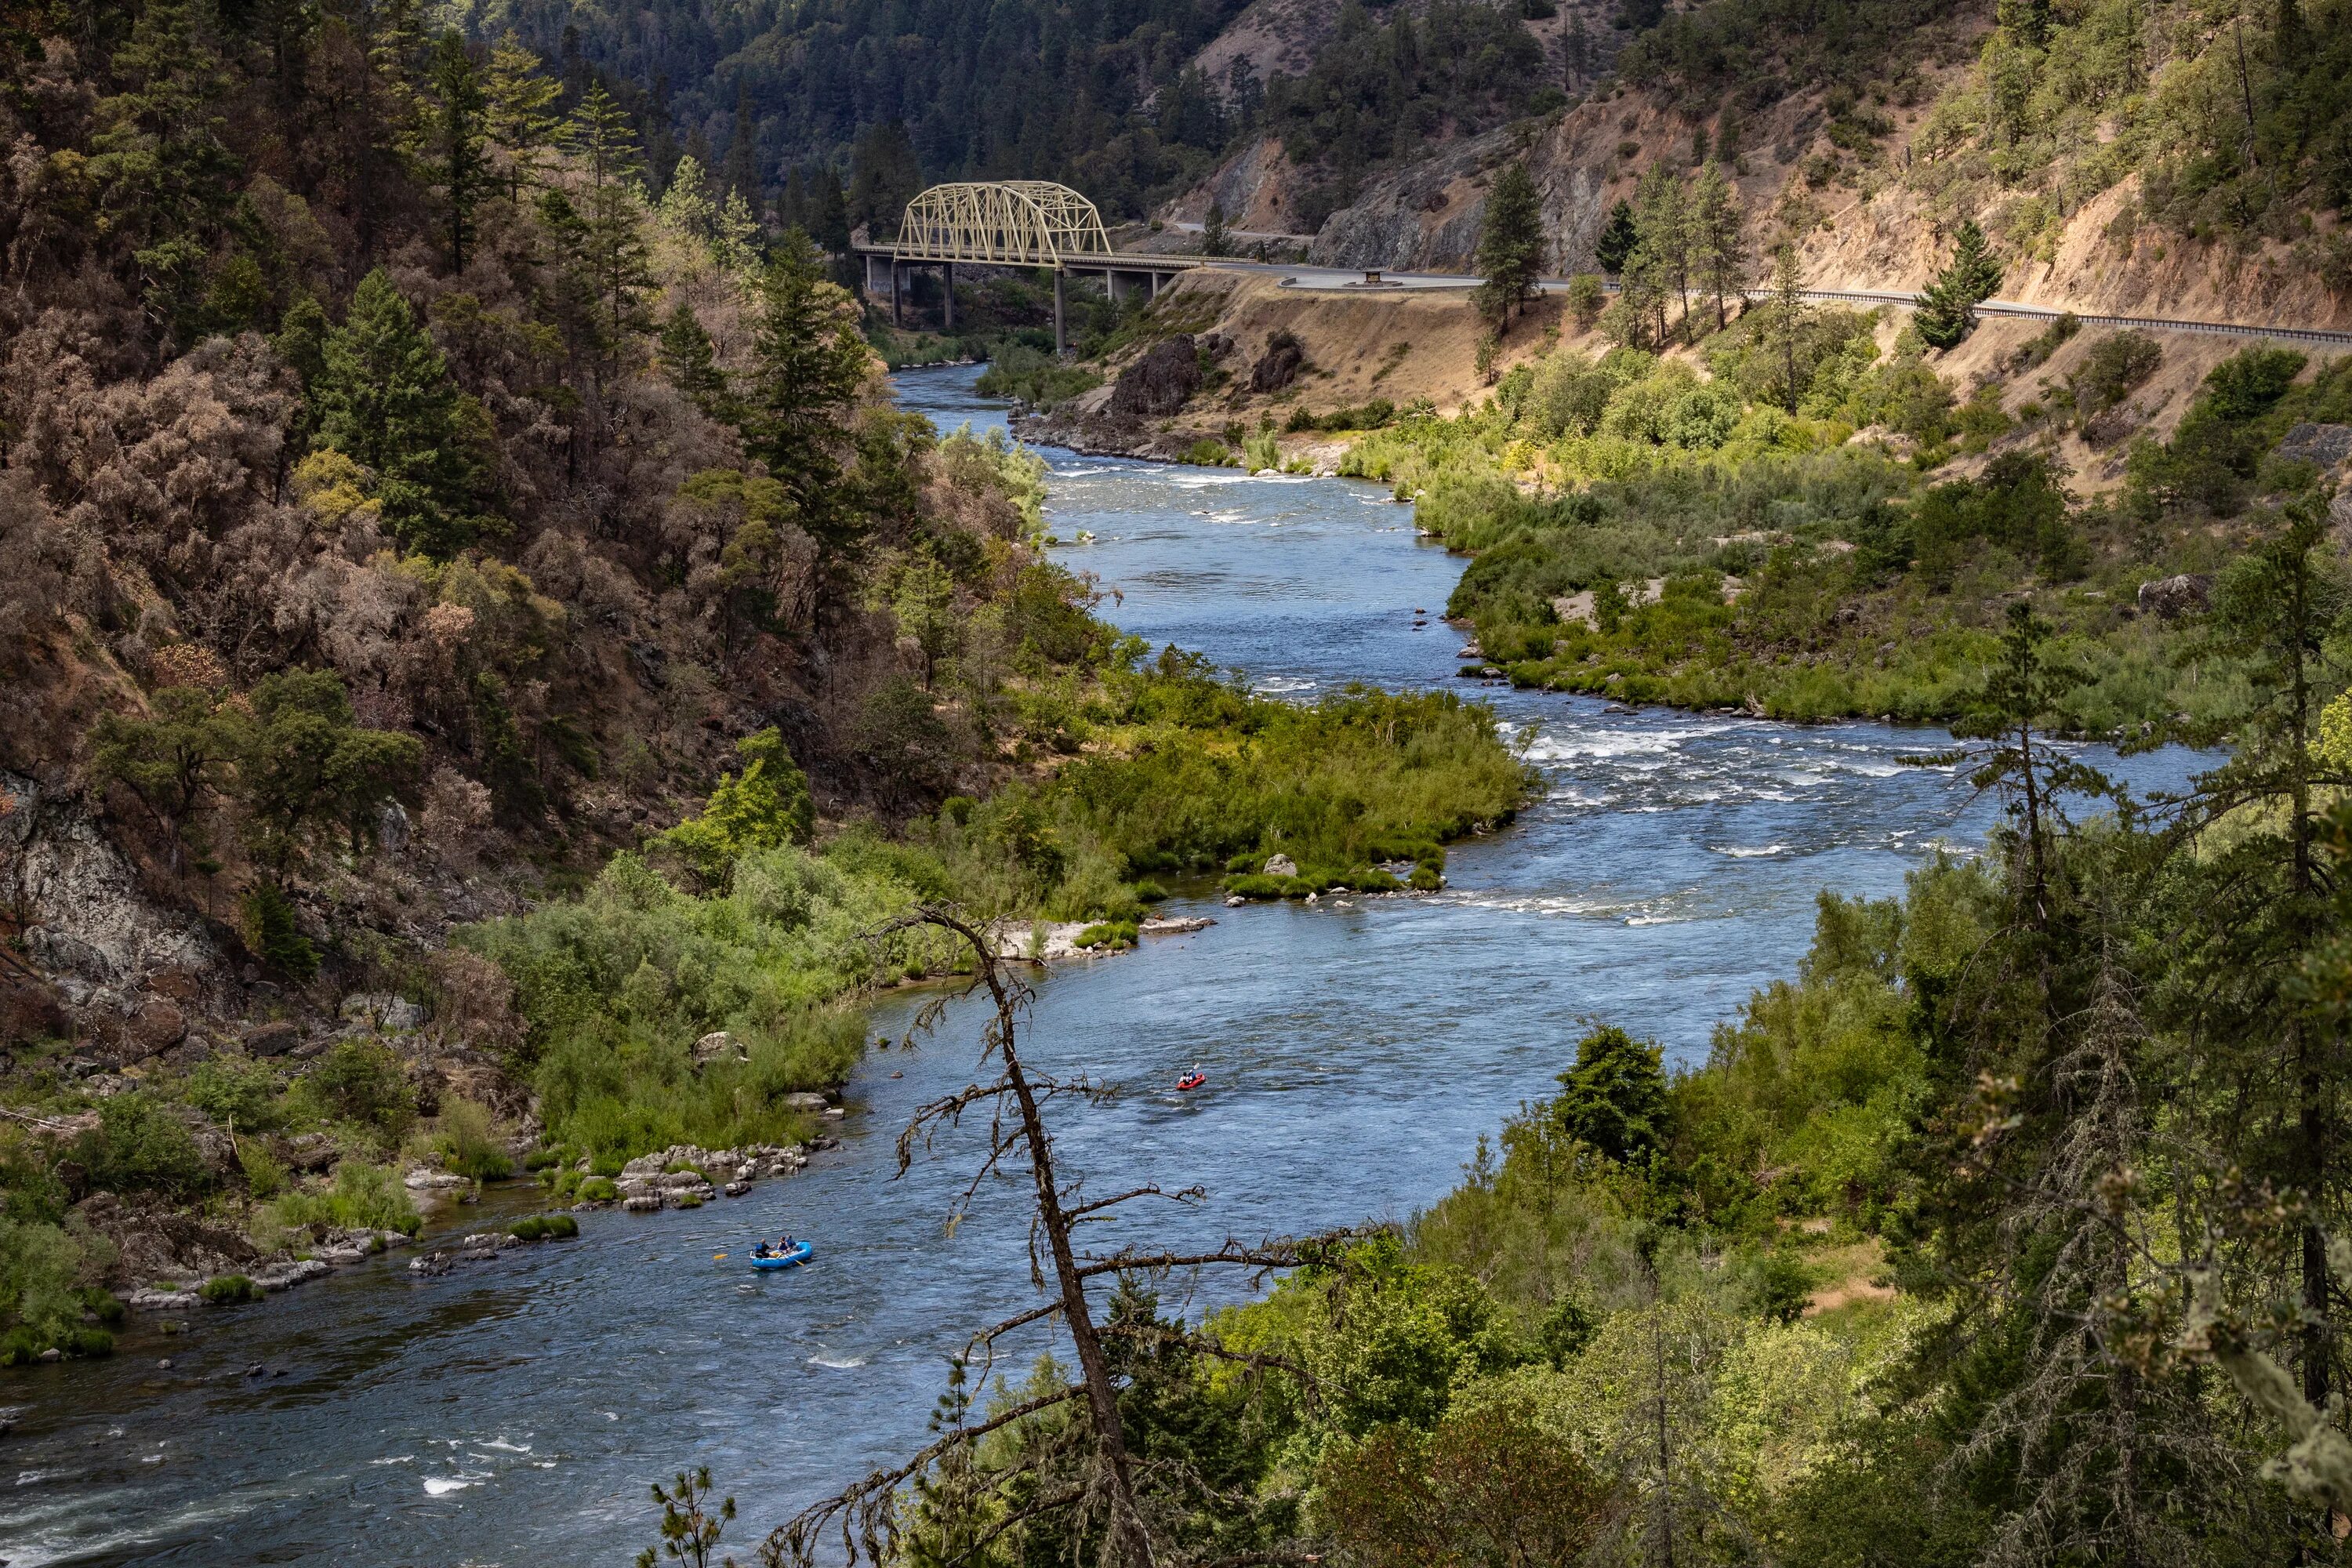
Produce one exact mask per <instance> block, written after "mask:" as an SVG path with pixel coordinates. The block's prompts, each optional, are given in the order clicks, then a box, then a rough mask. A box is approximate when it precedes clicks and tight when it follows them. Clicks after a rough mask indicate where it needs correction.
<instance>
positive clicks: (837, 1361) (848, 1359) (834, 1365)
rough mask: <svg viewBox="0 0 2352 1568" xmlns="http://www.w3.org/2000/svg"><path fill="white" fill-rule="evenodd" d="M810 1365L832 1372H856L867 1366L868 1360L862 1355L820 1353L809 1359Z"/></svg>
mask: <svg viewBox="0 0 2352 1568" xmlns="http://www.w3.org/2000/svg"><path fill="white" fill-rule="evenodd" d="M809 1364H810V1365H811V1366H821V1367H824V1368H825V1369H826V1370H827V1371H830V1372H855V1371H856V1370H857V1369H858V1368H859V1367H861V1366H864V1365H865V1364H866V1358H865V1357H864V1356H862V1355H856V1356H836V1355H834V1354H832V1353H831V1352H826V1351H819V1352H816V1354H814V1355H813V1356H811V1357H809Z"/></svg>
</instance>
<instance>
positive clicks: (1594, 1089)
mask: <svg viewBox="0 0 2352 1568" xmlns="http://www.w3.org/2000/svg"><path fill="white" fill-rule="evenodd" d="M1663 1056H1664V1052H1663V1050H1662V1049H1661V1047H1657V1046H1654V1045H1645V1044H1643V1042H1641V1041H1639V1040H1636V1039H1634V1038H1633V1037H1632V1036H1631V1035H1628V1034H1627V1033H1626V1032H1625V1031H1624V1030H1622V1029H1621V1028H1618V1027H1617V1026H1615V1025H1613V1024H1603V1025H1601V1026H1597V1027H1596V1028H1594V1029H1593V1030H1592V1031H1591V1033H1590V1034H1588V1035H1586V1036H1585V1037H1584V1038H1583V1039H1581V1040H1580V1041H1578V1042H1577V1047H1576V1065H1575V1066H1574V1067H1573V1068H1570V1069H1569V1070H1568V1071H1566V1072H1564V1073H1562V1074H1560V1075H1559V1089H1560V1092H1559V1098H1558V1099H1557V1100H1553V1101H1552V1115H1553V1116H1554V1117H1555V1118H1557V1119H1558V1121H1559V1124H1560V1126H1561V1127H1562V1128H1563V1129H1564V1130H1565V1131H1568V1132H1569V1133H1570V1134H1571V1135H1573V1136H1575V1137H1577V1138H1579V1139H1581V1140H1582V1141H1583V1142H1587V1143H1590V1144H1591V1145H1592V1147H1594V1148H1595V1149H1598V1150H1600V1151H1601V1152H1602V1153H1604V1154H1606V1155H1608V1156H1609V1157H1610V1158H1611V1159H1612V1160H1619V1161H1622V1162H1625V1163H1629V1164H1630V1163H1637V1162H1639V1161H1641V1160H1642V1159H1643V1158H1644V1157H1646V1156H1647V1155H1648V1154H1649V1152H1651V1151H1652V1150H1654V1149H1656V1148H1659V1147H1660V1146H1662V1145H1663V1144H1664V1142H1665V1139H1666V1131H1667V1125H1668V1120H1669V1117H1670V1114H1671V1110H1670V1108H1669V1106H1668V1105H1667V1103H1666V1075H1665V1071H1664V1068H1662V1067H1661V1066H1660V1061H1661V1058H1663Z"/></svg>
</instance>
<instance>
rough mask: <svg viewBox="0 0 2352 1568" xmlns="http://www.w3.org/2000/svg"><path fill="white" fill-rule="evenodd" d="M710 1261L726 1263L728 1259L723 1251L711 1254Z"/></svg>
mask: <svg viewBox="0 0 2352 1568" xmlns="http://www.w3.org/2000/svg"><path fill="white" fill-rule="evenodd" d="M710 1261H711V1262H713V1263H724V1262H726V1261H727V1255H726V1254H725V1253H723V1252H714V1253H712V1254H711V1255H710Z"/></svg>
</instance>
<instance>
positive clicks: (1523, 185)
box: [1477, 162, 1550, 327]
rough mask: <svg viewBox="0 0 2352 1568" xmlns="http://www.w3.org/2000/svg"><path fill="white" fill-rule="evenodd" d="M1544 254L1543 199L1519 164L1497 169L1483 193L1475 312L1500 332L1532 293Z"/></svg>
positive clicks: (1525, 167)
mask: <svg viewBox="0 0 2352 1568" xmlns="http://www.w3.org/2000/svg"><path fill="white" fill-rule="evenodd" d="M1549 249H1550V244H1549V240H1548V239H1547V238H1546V237H1545V234H1544V220H1543V197H1542V196H1541V195H1538V192H1537V190H1536V183H1535V180H1534V179H1533V177H1532V176H1530V175H1529V174H1528V166H1527V165H1526V164H1525V163H1517V162H1513V163H1506V164H1504V165H1503V171H1502V173H1501V174H1496V176H1495V184H1494V187H1493V188H1492V189H1491V190H1489V191H1488V192H1487V193H1486V216H1485V217H1484V219H1483V220H1482V221H1481V224H1480V226H1479V231H1478V256H1477V268H1478V271H1479V274H1480V275H1481V276H1482V277H1483V278H1484V279H1486V281H1485V282H1483V283H1481V284H1480V285H1479V287H1478V309H1479V310H1480V312H1481V313H1483V314H1484V315H1485V316H1486V319H1487V320H1488V321H1491V322H1493V323H1494V324H1495V325H1496V326H1497V327H1500V326H1502V325H1504V324H1505V323H1506V322H1507V321H1509V320H1510V318H1511V316H1512V314H1513V312H1515V311H1516V310H1517V309H1518V308H1519V306H1520V304H1521V303H1522V302H1523V301H1525V300H1527V299H1528V297H1529V296H1530V295H1532V294H1533V293H1534V292H1535V289H1536V283H1537V280H1538V279H1540V278H1541V277H1542V276H1543V264H1544V258H1545V256H1546V255H1547V254H1548V253H1549Z"/></svg>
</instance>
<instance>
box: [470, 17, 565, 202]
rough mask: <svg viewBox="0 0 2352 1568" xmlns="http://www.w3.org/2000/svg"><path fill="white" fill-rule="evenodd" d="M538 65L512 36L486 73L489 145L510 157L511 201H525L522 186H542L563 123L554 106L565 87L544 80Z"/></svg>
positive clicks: (494, 52) (499, 46) (493, 50)
mask: <svg viewBox="0 0 2352 1568" xmlns="http://www.w3.org/2000/svg"><path fill="white" fill-rule="evenodd" d="M539 65H540V60H539V57H538V56H537V55H534V54H532V53H531V52H530V50H529V49H527V48H525V47H522V42H521V40H520V39H519V38H517V37H515V35H514V34H513V33H512V32H511V31H509V32H508V33H506V34H505V35H504V36H503V37H500V38H499V41H498V42H497V43H496V44H494V45H492V46H491V47H490V63H489V67H488V69H486V70H485V71H484V72H483V73H482V96H483V99H484V108H483V128H484V130H485V131H486V132H487V133H488V136H489V139H490V144H491V145H492V146H495V147H497V148H498V149H499V151H500V152H501V153H505V154H506V165H507V199H508V200H509V201H520V200H521V198H522V188H523V186H525V185H531V184H538V183H539V170H540V165H541V162H542V161H543V160H544V158H545V157H546V154H547V152H548V149H549V148H551V147H552V146H553V145H554V144H555V140H556V132H557V131H558V129H559V128H560V126H561V125H562V121H560V120H559V119H558V118H557V116H556V114H555V112H554V105H555V100H557V99H558V98H559V97H561V96H562V92H563V84H562V82H560V81H557V80H556V79H554V78H552V77H548V76H542V75H541V74H540V69H539Z"/></svg>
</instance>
